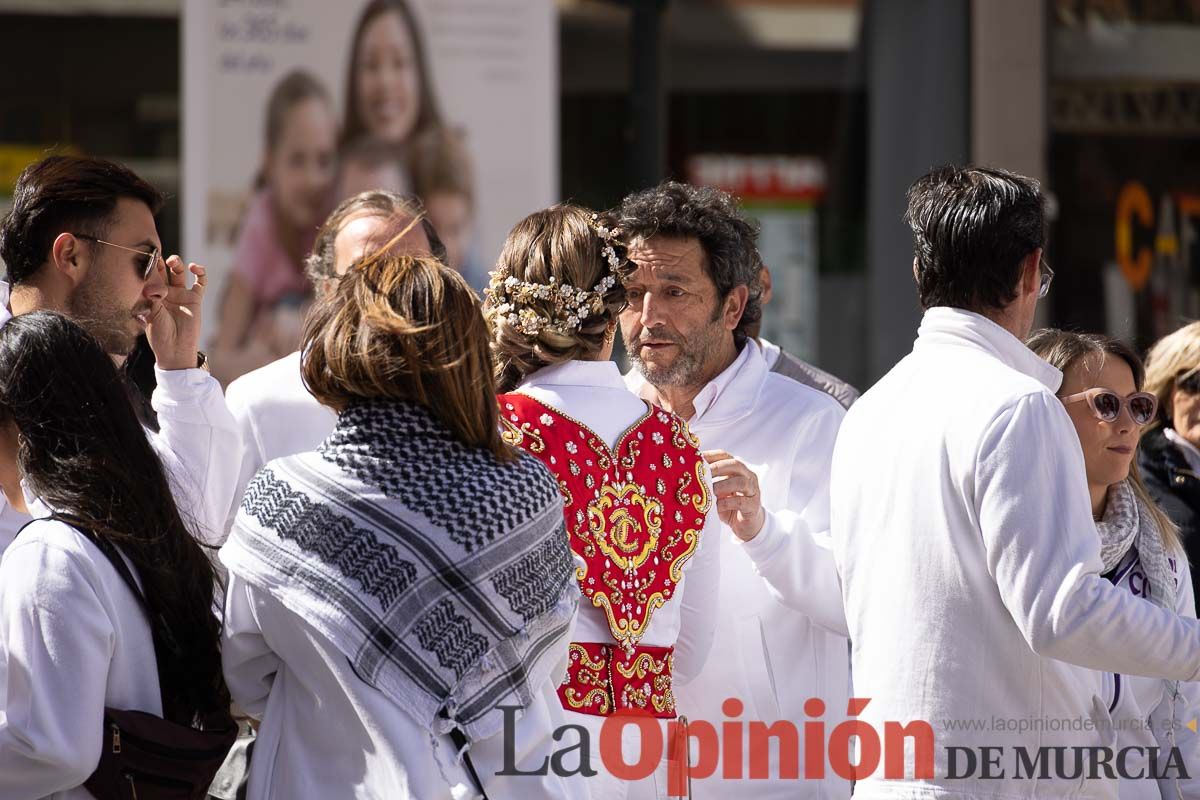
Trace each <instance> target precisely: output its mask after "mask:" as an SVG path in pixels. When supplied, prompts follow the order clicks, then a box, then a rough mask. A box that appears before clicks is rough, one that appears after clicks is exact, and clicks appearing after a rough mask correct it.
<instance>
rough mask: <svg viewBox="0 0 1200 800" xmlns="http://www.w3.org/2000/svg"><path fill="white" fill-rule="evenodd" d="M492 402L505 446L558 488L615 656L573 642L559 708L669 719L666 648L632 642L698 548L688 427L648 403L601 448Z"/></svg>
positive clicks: (582, 582) (699, 484)
mask: <svg viewBox="0 0 1200 800" xmlns="http://www.w3.org/2000/svg"><path fill="white" fill-rule="evenodd" d="M499 402H500V419H501V422H502V424H503V426H504V439H505V441H507V442H508V443H509V444H512V445H515V446H517V447H521V448H523V449H525V450H527V451H528V452H530V453H532V454H533V455H534V456H536V457H537V458H538V459H539V460H541V462H542V463H543V464H545V465H546V466H547V467H549V469H550V471H551V472H552V473H554V475H555V477H556V478H557V479H558V488H559V491H561V492H562V496H563V507H564V517H565V520H566V526H567V534H568V536H569V537H570V542H571V549H572V550H574V552H575V553H577V554H578V555H579V556H580V557H581V558H582V559H583V561H584V566H582V567H580V568H578V569H577V570H576V572H575V577H576V580H577V581H578V583H579V590H580V591H581V592H582V593H583V596H584V598H585V599H586V600H588V601H590V602H591V604H592V605H593V606H595V607H596V608H599V609H602V610H603V611H604V613H605V616H606V617H607V621H608V629H609V632H610V633H611V634H612V637H613V640H614V641H615V642H616V647H617V648H619V649H616V648H614V647H613V645H612V644H611V643H599V642H596V643H593V642H576V643H574V644H572V645H571V658H570V662H569V664H568V670H567V680H566V682H564V684H563V686H562V687H561V688H560V689H559V696H560V697H561V698H562V700H563V705H564V707H566V708H571V709H573V710H576V711H581V712H582V713H590V714H600V715H607V714H611V713H612V712H613V711H614V710H616V709H620V708H642V709H645V710H647V711H650V712H651V713H653V714H654V715H655V716H664V717H673V716H675V700H674V696H673V694H672V693H671V689H670V665H671V648H661V647H641V646H640V645H639V642H640V640H641V638H642V636H643V635H644V634H645V632H646V630H647V628H648V627H649V625H650V620H651V618H652V617H653V615H654V612H655V611H656V610H657V609H659V608H661V607H662V606H663V605H664V604H665V603H666V602H667V601H668V600H669V599H671V597H672V596H674V594H675V591H676V587H677V586H678V584H679V581H680V580H681V579H682V578H683V568H684V565H685V564H686V563H687V562H688V561H689V560H690V559H691V557H692V555H693V554H694V553H695V552H696V548H697V546H698V545H699V542H700V530H701V529H702V528H703V527H704V516H705V514H706V513H707V512H708V509H709V505H710V503H711V502H712V498H711V497H710V496H709V494H708V491H707V488H706V486H705V483H704V460H703V458H702V457H701V456H700V451H699V442H697V441H696V438H695V437H694V436H692V434H691V432H690V431H689V430H688V427H687V423H685V422H684V421H683V420H681V419H679V418H678V417H676V416H674V415H673V414H668V413H667V412H665V411H663V410H661V409H659V408H657V407H654V406H650V405H647V408H646V413H645V415H643V416H642V418H641V419H639V420H638V421H637V422H635V423H634V424H633V425H631V426H630V427H629V428H628V429H626V431H625V432H624V433H623V434H621V437H620V438H619V439H618V440H617V443H616V446H615V447H613V448H612V449H609V447H608V445H607V444H606V443H605V442H604V440H603V439H601V438H600V437H599V436H598V435H596V433H595V432H593V431H592V430H591V429H590V428H588V427H587V426H586V425H584V424H583V423H581V422H579V421H577V420H574V419H571V418H570V417H568V416H566V415H564V414H563V413H562V412H560V411H558V410H557V409H555V408H552V407H550V406H547V405H545V404H543V403H541V402H539V401H537V400H535V399H534V398H532V397H529V396H528V395H523V394H520V393H513V394H505V395H500V397H499ZM621 651H624V652H621ZM614 667H615V668H616V669H615V670H614ZM626 670H634V671H633V672H631V673H630V674H628V675H626V674H625V671H626Z"/></svg>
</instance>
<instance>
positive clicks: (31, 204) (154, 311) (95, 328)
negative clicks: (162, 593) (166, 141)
mask: <svg viewBox="0 0 1200 800" xmlns="http://www.w3.org/2000/svg"><path fill="white" fill-rule="evenodd" d="M162 202H163V199H162V196H161V195H160V194H159V193H158V191H157V190H156V189H154V188H153V187H152V186H150V185H149V184H148V183H146V182H145V181H143V180H142V179H141V178H139V177H138V176H137V175H135V174H134V173H133V172H131V171H130V170H128V169H126V168H125V167H123V166H121V165H120V164H116V163H114V162H111V161H105V160H103V159H97V158H84V157H75V156H52V157H50V158H47V159H44V160H42V161H40V162H38V163H36V164H32V165H31V166H29V167H28V168H26V169H25V170H24V171H23V172H22V173H21V176H20V177H19V178H18V180H17V185H16V189H15V191H14V194H13V207H12V210H11V211H10V212H9V213H8V215H7V216H6V217H5V218H4V220H3V223H0V258H3V260H4V264H5V266H6V268H7V276H6V277H7V282H5V283H0V324H3V322H5V321H7V320H8V319H10V318H11V317H12V316H13V315H17V314H24V313H28V312H30V311H38V310H50V311H60V312H62V313H65V314H67V315H69V316H71V317H72V318H73V319H74V320H75V321H76V322H78V323H79V324H80V325H82V326H83V327H84V328H86V329H87V330H88V331H89V332H90V333H92V335H94V336H95V337H96V338H97V339H98V340H99V341H100V343H101V344H102V345H103V346H104V347H105V349H106V350H107V351H108V352H109V353H111V354H112V355H113V358H114V359H116V360H118V361H123V360H124V358H125V357H126V356H127V355H128V354H129V353H130V351H131V350H132V349H133V346H134V343H135V342H136V341H137V338H138V336H139V335H140V334H142V333H144V334H145V335H146V338H147V340H148V341H149V344H150V346H151V348H152V349H153V351H154V355H155V361H156V365H155V377H156V379H157V389H155V391H154V395H153V398H152V405H153V408H154V411H155V412H157V415H158V425H159V430H158V431H157V432H153V433H150V432H148V435H149V436H150V439H151V443H152V444H153V445H154V446H155V449H156V450H157V451H158V453H159V456H160V457H161V458H162V459H163V461H164V463H165V464H166V466H167V468H168V471H169V472H170V474H171V476H172V479H173V486H174V489H175V493H176V498H177V500H178V501H179V503H180V507H181V510H183V511H184V512H185V513H186V514H188V515H190V517H191V519H192V520H194V521H195V523H196V525H197V527H198V528H199V530H198V531H197V535H198V536H199V537H200V538H201V539H202V540H204V541H207V542H212V543H217V542H219V540H220V539H221V538H223V525H224V521H225V512H226V510H227V509H228V506H229V502H230V497H231V496H232V494H233V490H234V475H233V471H232V469H230V468H229V467H230V462H231V459H232V458H233V457H234V454H235V453H236V451H237V447H238V442H239V438H240V437H239V435H238V432H237V427H236V425H235V424H234V421H233V418H232V417H231V416H230V414H229V410H228V409H227V408H226V406H225V400H224V396H223V395H222V393H221V387H220V385H219V384H218V383H217V382H216V381H215V380H214V379H213V378H212V377H211V376H209V375H208V374H207V372H205V371H204V370H203V369H199V367H201V366H203V358H202V356H201V355H200V354H199V351H198V344H199V339H200V319H201V317H200V307H201V301H202V300H203V298H204V290H205V286H206V284H207V282H208V281H207V276H206V275H205V270H204V267H202V266H200V265H198V264H188V265H186V266H185V265H184V263H183V261H182V260H181V259H180V258H179V256H177V255H172V256H170V257H169V258H165V259H164V258H163V256H162V242H161V241H160V239H159V236H158V230H157V227H156V225H155V222H154V215H155V214H156V213H157V212H158V211H159V209H160V208H161V206H162ZM189 274H190V276H191V279H190V280H191V283H192V285H191V286H189V285H188V283H189ZM25 521H27V520H22V519H21V518H20V515H18V514H16V512H14V511H13V510H12V509H11V508H7V507H5V508H4V510H3V511H2V512H0V548H3V547H5V546H7V544H8V542H9V541H10V540H11V538H12V536H13V535H14V534H15V533H16V531H17V530H18V529H19V528H20V527H21V525H22V524H24V522H25Z"/></svg>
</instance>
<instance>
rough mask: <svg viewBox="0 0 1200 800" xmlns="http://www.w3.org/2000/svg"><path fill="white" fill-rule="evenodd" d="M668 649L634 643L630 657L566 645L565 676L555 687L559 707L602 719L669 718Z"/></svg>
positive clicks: (593, 645)
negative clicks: (633, 714)
mask: <svg viewBox="0 0 1200 800" xmlns="http://www.w3.org/2000/svg"><path fill="white" fill-rule="evenodd" d="M674 650H675V648H673V647H651V646H650V645H638V646H637V647H635V648H634V650H633V653H632V654H627V653H626V652H625V651H624V650H623V649H622V648H620V647H616V646H614V645H610V644H599V643H597V642H572V643H571V647H570V652H569V655H568V658H567V678H566V680H565V681H563V684H562V686H559V687H558V699H559V700H560V701H562V705H563V708H569V709H571V710H572V711H578V712H579V713H581V714H592V715H594V716H599V717H607V716H608V715H609V714H612V713H613V712H614V711H619V710H624V709H634V710H640V711H645V712H647V713H649V714H651V715H652V716H655V717H660V718H664V719H671V718H673V717H674V716H675V693H674V692H673V691H672V690H671V666H672V659H673V657H674Z"/></svg>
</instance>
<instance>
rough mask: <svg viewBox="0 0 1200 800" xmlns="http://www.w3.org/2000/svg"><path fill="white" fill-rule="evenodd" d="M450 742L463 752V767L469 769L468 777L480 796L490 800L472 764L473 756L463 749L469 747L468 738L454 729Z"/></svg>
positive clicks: (451, 732) (484, 799)
mask: <svg viewBox="0 0 1200 800" xmlns="http://www.w3.org/2000/svg"><path fill="white" fill-rule="evenodd" d="M450 741H451V742H453V743H454V746H455V747H456V748H457V749H459V750H460V751H462V755H463V766H464V767H466V768H467V775H469V776H470V778H471V780H472V781H473V782H474V784H475V788H476V789H478V790H479V796H480V797H482V798H483V800H488V796H487V792H485V791H484V790H483V781H481V780H479V773H477V772H476V771H475V765H474V764H472V763H471V754H470V752H468V750H465V749H463V748H465V747H466V745H467V737H466V736H464V735H463V732H462V731H460V730H459V729H458V728H454V729H453V730H451V731H450Z"/></svg>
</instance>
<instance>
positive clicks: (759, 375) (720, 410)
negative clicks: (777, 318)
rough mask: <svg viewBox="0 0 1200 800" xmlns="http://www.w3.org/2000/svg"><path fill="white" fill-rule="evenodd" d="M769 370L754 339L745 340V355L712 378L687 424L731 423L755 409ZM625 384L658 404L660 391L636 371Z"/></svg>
mask: <svg viewBox="0 0 1200 800" xmlns="http://www.w3.org/2000/svg"><path fill="white" fill-rule="evenodd" d="M769 372H770V370H769V369H768V368H767V362H766V360H765V359H764V358H763V352H762V349H761V348H759V346H758V343H757V342H755V341H754V340H753V339H746V341H745V343H744V344H743V345H742V352H740V353H738V356H737V358H735V359H734V360H733V363H732V364H730V365H729V366H728V367H726V368H725V369H723V370H722V371H721V372H720V374H718V375H717V377H715V378H713V379H712V380H711V381H709V382H708V383H707V384H705V386H704V388H703V389H701V390H700V391H699V393H697V395H696V397H695V399H693V400H692V406H693V407H694V408H695V409H696V412H695V414H693V415H692V418H691V419H689V420H688V423H689V424H691V425H693V426H695V425H697V424H700V423H701V422H704V423H708V424H710V425H711V424H722V425H724V424H729V423H730V422H733V421H735V420H737V419H740V418H741V417H744V416H746V415H747V414H749V413H750V412H751V411H753V410H754V405H755V402H756V401H757V400H758V393H759V390H760V389H761V388H762V384H763V381H764V380H766V377H767V374H768V373H769ZM625 383H626V385H627V386H628V387H629V389H630V390H631V391H633V392H635V393H636V394H637V395H638V396H639V397H641V398H642V399H643V400H647V401H649V402H651V403H654V404H656V405H658V404H659V398H658V390H657V389H656V388H655V387H654V386H653V385H652V384H651V383H650V382H649V381H647V380H646V378H645V376H644V375H642V373H641V372H639V371H638V370H637V369H636V368H635V369H632V370H630V371H629V373H628V374H626V376H625Z"/></svg>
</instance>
